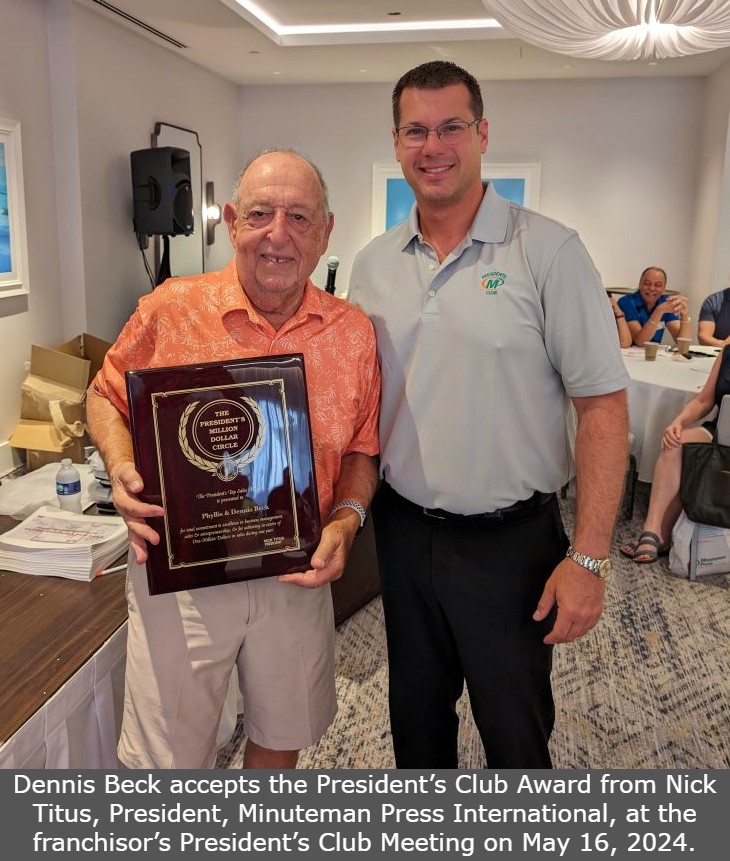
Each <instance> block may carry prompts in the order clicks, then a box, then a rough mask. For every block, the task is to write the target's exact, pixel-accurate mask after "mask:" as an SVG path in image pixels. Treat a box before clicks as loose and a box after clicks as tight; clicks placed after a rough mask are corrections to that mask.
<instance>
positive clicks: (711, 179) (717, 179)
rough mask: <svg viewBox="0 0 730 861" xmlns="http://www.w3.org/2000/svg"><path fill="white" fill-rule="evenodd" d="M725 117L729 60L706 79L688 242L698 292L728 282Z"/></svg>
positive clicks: (728, 113)
mask: <svg viewBox="0 0 730 861" xmlns="http://www.w3.org/2000/svg"><path fill="white" fill-rule="evenodd" d="M729 117H730V63H726V64H725V66H724V67H722V68H721V69H719V70H718V71H717V72H715V74H713V75H712V76H711V77H710V78H709V80H708V82H707V85H706V96H705V104H704V117H703V124H702V130H703V134H702V140H701V144H700V177H699V182H698V194H697V218H696V220H695V224H694V231H693V243H692V264H693V273H694V274H695V277H696V280H697V283H699V284H702V285H706V287H707V289H705V290H704V291H703V292H702V295H706V294H707V293H711V292H713V291H714V290H721V289H722V288H724V287H727V286H728V285H730V241H728V236H729V235H730V142H729V138H730V134H729V132H730V129H729V127H728V118H729ZM697 298H698V299H700V300H701V298H702V296H700V297H697ZM695 307H696V303H695Z"/></svg>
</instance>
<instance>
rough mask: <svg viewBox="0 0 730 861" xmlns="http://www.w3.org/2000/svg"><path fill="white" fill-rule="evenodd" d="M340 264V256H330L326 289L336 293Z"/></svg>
mask: <svg viewBox="0 0 730 861" xmlns="http://www.w3.org/2000/svg"><path fill="white" fill-rule="evenodd" d="M339 265H340V258H339V257H328V258H327V283H326V284H325V288H324V289H325V290H326V291H327V292H328V293H332V294H334V292H335V276H336V275H337V267H338V266H339Z"/></svg>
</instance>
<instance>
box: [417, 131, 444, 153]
mask: <svg viewBox="0 0 730 861" xmlns="http://www.w3.org/2000/svg"><path fill="white" fill-rule="evenodd" d="M440 149H441V138H440V137H439V135H438V132H437V131H436V129H428V131H427V132H426V140H425V141H424V142H423V143H422V144H421V151H422V152H423V150H436V151H437V152H438V151H439V150H440Z"/></svg>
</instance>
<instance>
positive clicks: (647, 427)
mask: <svg viewBox="0 0 730 861" xmlns="http://www.w3.org/2000/svg"><path fill="white" fill-rule="evenodd" d="M621 352H622V354H623V359H624V365H626V370H627V371H628V372H629V376H630V377H631V385H630V386H629V390H628V399H629V425H630V428H631V432H632V434H633V435H634V442H633V445H632V452H633V454H634V455H635V456H636V462H637V468H638V471H639V480H640V481H651V480H652V475H653V473H654V464H655V462H656V459H657V457H658V456H659V452H660V451H661V441H662V436H663V434H664V429H665V428H666V427H667V425H668V424H669V423H670V422H671V421H672V419H673V418H674V417H675V416H676V415H677V414H678V413H679V412H680V410H681V409H682V407H683V406H684V405H685V404H686V403H687V402H688V401H689V400H691V399H692V398H693V397H694V396H695V395H696V394H697V392H698V391H699V390H700V389H701V388H702V386H703V385H704V384H705V382H706V381H707V377H708V376H709V373H710V369H711V368H712V363H713V362H714V361H715V360H714V358H712V357H710V356H693V357H692V358H690V359H684V358H681V357H679V356H678V354H677V353H675V352H672V353H670V352H668V351H667V349H666V348H665V347H660V348H659V352H658V353H657V357H656V361H655V362H647V361H646V359H645V358H644V348H643V347H629V348H628V349H626V350H622V351H621Z"/></svg>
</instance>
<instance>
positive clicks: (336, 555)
mask: <svg viewBox="0 0 730 861" xmlns="http://www.w3.org/2000/svg"><path fill="white" fill-rule="evenodd" d="M354 540H355V532H354V531H353V527H352V518H350V519H349V520H331V521H330V522H329V523H328V524H327V525H326V526H325V527H324V529H323V530H322V537H321V539H320V542H319V546H318V547H317V549H316V550H315V551H314V555H313V556H312V563H311V564H312V567H311V568H310V569H309V570H308V571H302V572H300V573H297V574H282V575H281V576H280V577H279V578H278V579H279V580H281V581H282V583H293V584H294V585H295V586H302V587H303V588H304V589H318V588H319V587H320V586H324V585H325V583H331V582H332V581H333V580H339V579H340V577H342V573H343V571H344V570H345V563H346V562H347V556H348V554H349V552H350V548H351V547H352V542H353V541H354Z"/></svg>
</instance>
